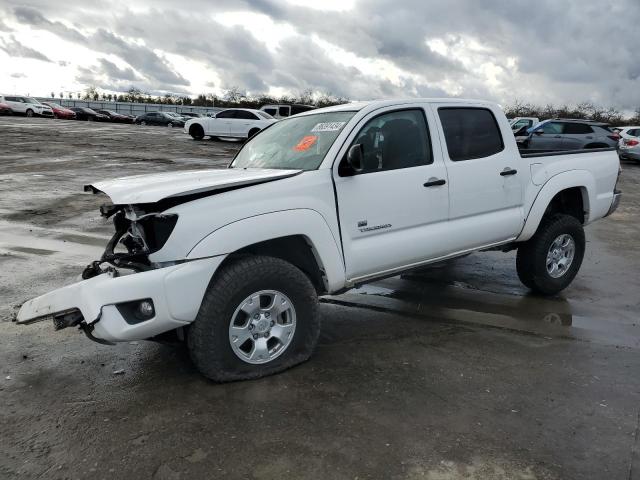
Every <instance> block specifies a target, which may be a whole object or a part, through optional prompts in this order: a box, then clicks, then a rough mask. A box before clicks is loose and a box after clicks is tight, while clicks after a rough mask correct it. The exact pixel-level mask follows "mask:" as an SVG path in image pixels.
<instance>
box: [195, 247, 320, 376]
mask: <svg viewBox="0 0 640 480" xmlns="http://www.w3.org/2000/svg"><path fill="white" fill-rule="evenodd" d="M319 333H320V314H319V311H318V298H317V294H316V291H315V288H314V287H313V285H312V283H311V281H310V280H309V278H308V277H307V276H306V275H305V274H304V273H302V271H300V270H299V269H298V268H297V267H295V266H294V265H292V264H290V263H288V262H286V261H284V260H281V259H278V258H273V257H266V256H244V257H238V258H236V259H231V261H230V263H229V264H228V265H226V266H225V267H223V268H222V270H221V271H219V272H216V274H215V276H214V277H213V279H212V281H211V283H210V284H209V287H208V288H207V291H206V293H205V296H204V299H203V301H202V305H201V306H200V311H199V312H198V315H197V317H196V320H195V321H194V322H193V323H192V324H191V326H190V328H189V332H188V336H187V344H188V347H189V352H190V354H191V358H192V360H193V362H194V364H195V365H196V367H197V368H198V370H199V371H200V372H201V373H202V374H203V375H204V376H206V377H208V378H210V379H211V380H213V381H216V382H229V381H235V380H247V379H251V378H259V377H263V376H266V375H272V374H274V373H278V372H281V371H283V370H286V369H288V368H290V367H292V366H294V365H297V364H299V363H301V362H304V361H305V360H307V359H308V358H309V357H310V356H311V353H312V352H313V350H314V348H315V345H316V343H317V340H318V335H319Z"/></svg>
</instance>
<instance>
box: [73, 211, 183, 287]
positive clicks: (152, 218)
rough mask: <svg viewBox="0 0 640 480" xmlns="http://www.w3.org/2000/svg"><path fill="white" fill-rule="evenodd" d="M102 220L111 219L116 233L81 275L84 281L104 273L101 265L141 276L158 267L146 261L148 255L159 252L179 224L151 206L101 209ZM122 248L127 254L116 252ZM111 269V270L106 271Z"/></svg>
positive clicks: (176, 218) (175, 218)
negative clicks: (142, 273) (140, 274)
mask: <svg viewBox="0 0 640 480" xmlns="http://www.w3.org/2000/svg"><path fill="white" fill-rule="evenodd" d="M100 213H101V214H102V216H103V217H105V218H109V217H113V225H114V227H115V232H114V234H113V236H112V237H111V239H110V240H109V243H107V246H106V248H105V250H104V253H103V254H102V256H101V257H100V259H99V260H96V261H94V262H92V263H91V264H89V265H88V266H87V267H86V268H85V269H84V271H83V272H82V278H83V279H85V280H86V279H89V278H92V277H95V276H96V275H100V274H102V273H104V272H105V271H106V270H105V269H103V268H102V265H103V264H105V263H107V264H110V265H112V266H113V267H116V268H125V269H130V270H133V271H135V272H144V271H147V270H150V269H153V268H157V267H158V266H159V265H157V264H154V263H153V262H150V261H149V255H150V254H152V253H155V252H157V251H159V250H160V249H162V247H163V246H164V244H165V243H166V242H167V240H168V239H169V236H170V235H171V232H172V231H173V229H174V228H175V226H176V223H177V222H178V215H176V214H163V213H157V212H154V211H153V206H151V207H148V206H138V205H126V206H125V205H103V206H102V207H101V208H100ZM119 245H121V246H122V247H124V249H125V250H126V251H121V252H116V249H117V247H118V246H119ZM107 268H110V267H107Z"/></svg>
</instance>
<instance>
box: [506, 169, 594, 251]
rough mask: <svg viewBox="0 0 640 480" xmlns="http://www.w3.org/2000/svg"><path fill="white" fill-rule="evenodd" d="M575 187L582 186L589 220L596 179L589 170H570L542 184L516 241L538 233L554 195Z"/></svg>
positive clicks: (586, 218)
mask: <svg viewBox="0 0 640 480" xmlns="http://www.w3.org/2000/svg"><path fill="white" fill-rule="evenodd" d="M575 187H578V188H580V190H581V192H582V202H583V206H584V210H585V212H587V213H588V215H587V216H586V217H585V220H586V221H587V222H588V221H589V220H590V218H591V205H592V204H593V203H594V201H595V198H594V192H595V191H596V184H595V179H594V178H593V175H592V174H591V173H590V172H588V171H587V170H570V171H568V172H563V173H559V174H558V175H555V176H553V177H551V178H550V179H549V180H548V181H547V182H546V183H545V184H544V185H543V186H542V188H541V189H540V191H539V192H538V195H537V196H536V198H535V200H534V202H533V205H532V206H531V209H530V210H529V214H528V215H527V220H526V221H525V224H524V228H523V229H522V231H521V232H520V235H519V236H518V238H517V239H516V241H518V242H523V241H526V240H529V239H530V238H531V237H532V236H533V234H534V233H536V230H537V229H538V225H540V221H541V220H542V217H543V216H544V213H545V211H546V210H547V207H548V206H549V204H550V203H551V200H553V197H555V196H556V195H557V194H558V193H559V192H561V191H562V190H566V189H568V188H575Z"/></svg>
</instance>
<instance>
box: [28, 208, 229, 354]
mask: <svg viewBox="0 0 640 480" xmlns="http://www.w3.org/2000/svg"><path fill="white" fill-rule="evenodd" d="M167 208H170V206H167V205H165V204H164V203H163V202H157V203H150V204H140V205H103V206H102V207H101V209H100V212H101V214H102V216H103V217H105V218H112V219H113V225H114V228H115V232H114V234H113V236H112V237H111V239H110V240H109V242H108V243H107V246H106V248H105V250H104V252H103V254H102V256H101V257H100V259H99V260H96V261H94V262H92V263H91V264H89V265H88V266H87V267H86V268H85V269H84V271H83V272H82V281H79V282H77V283H74V284H72V285H68V286H65V287H62V288H59V289H57V290H55V291H53V292H49V293H47V294H45V295H42V296H40V297H37V298H34V299H32V300H29V301H28V302H25V303H24V304H23V305H22V307H21V308H20V311H19V312H18V315H17V322H18V323H20V324H29V323H34V322H38V321H42V320H47V319H49V318H51V319H53V325H54V328H55V330H60V329H63V328H68V327H73V326H77V327H79V328H80V329H82V330H83V331H84V333H85V334H86V335H87V336H88V337H89V338H90V339H91V340H94V341H96V342H99V343H104V344H112V343H114V342H118V341H130V340H144V339H149V338H152V337H156V336H157V335H160V334H163V333H165V332H168V331H171V330H175V329H179V328H181V327H184V326H186V325H188V324H189V323H190V322H192V321H193V320H194V319H195V316H196V314H197V312H198V309H199V307H200V303H201V300H202V296H203V295H204V291H205V289H206V287H207V285H208V283H209V280H210V279H211V275H212V272H214V271H215V270H216V268H217V266H218V265H219V264H220V263H221V262H222V260H223V258H221V257H213V258H204V259H195V260H188V261H187V260H176V261H168V262H161V263H158V262H153V261H152V260H151V259H150V255H152V254H154V253H155V252H158V251H160V250H161V249H162V248H163V246H164V245H165V244H166V242H167V240H168V239H169V237H170V236H171V234H172V232H173V231H174V229H175V228H176V225H177V223H178V215H177V214H172V213H163V212H164V211H166V209H167Z"/></svg>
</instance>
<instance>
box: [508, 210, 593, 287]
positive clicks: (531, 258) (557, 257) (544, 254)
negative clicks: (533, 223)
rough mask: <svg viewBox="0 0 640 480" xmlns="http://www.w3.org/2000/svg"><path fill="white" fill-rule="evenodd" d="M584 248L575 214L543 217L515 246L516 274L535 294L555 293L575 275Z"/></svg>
mask: <svg viewBox="0 0 640 480" xmlns="http://www.w3.org/2000/svg"><path fill="white" fill-rule="evenodd" d="M584 250H585V238H584V230H583V229H582V224H581V223H580V222H579V221H578V220H577V219H576V218H575V217H572V216H570V215H565V214H557V215H554V216H552V217H550V218H548V219H546V220H544V219H543V221H542V223H541V225H540V226H539V227H538V231H537V232H536V233H535V235H534V236H533V237H531V239H530V240H528V241H527V242H525V243H523V244H522V245H521V246H520V247H519V248H518V254H517V257H516V269H517V271H518V277H519V278H520V281H521V282H522V283H523V284H524V285H526V286H527V287H529V288H530V289H532V290H534V291H536V292H538V293H542V294H545V295H553V294H556V293H558V292H559V291H561V290H563V289H564V288H566V287H567V286H569V284H570V283H571V282H572V281H573V279H574V278H575V276H576V275H577V273H578V270H579V269H580V265H582V259H583V258H584Z"/></svg>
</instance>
